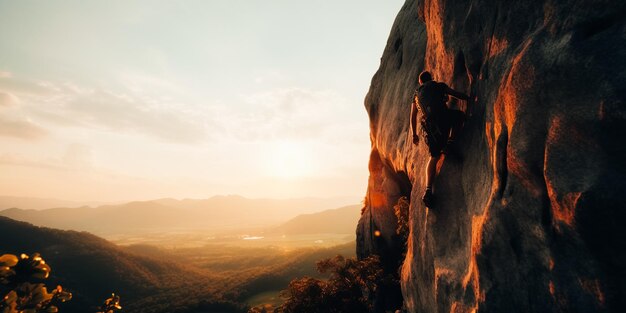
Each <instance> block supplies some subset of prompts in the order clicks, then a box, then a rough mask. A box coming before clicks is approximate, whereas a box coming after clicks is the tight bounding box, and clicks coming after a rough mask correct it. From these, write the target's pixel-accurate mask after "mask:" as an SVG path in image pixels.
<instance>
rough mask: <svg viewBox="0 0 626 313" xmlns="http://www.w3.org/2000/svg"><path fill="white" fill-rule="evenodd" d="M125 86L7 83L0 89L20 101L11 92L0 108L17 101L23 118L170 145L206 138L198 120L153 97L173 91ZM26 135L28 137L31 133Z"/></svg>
mask: <svg viewBox="0 0 626 313" xmlns="http://www.w3.org/2000/svg"><path fill="white" fill-rule="evenodd" d="M125 83H128V88H126V90H121V91H112V90H110V89H105V88H91V87H83V86H79V85H78V84H75V83H70V82H66V83H53V82H49V81H37V82H28V83H27V82H23V81H21V82H11V83H7V84H2V85H0V86H4V88H6V87H12V86H17V87H19V88H16V90H17V91H16V92H17V93H18V94H19V95H20V98H22V99H23V101H22V100H20V99H18V98H17V97H16V96H14V95H13V93H8V92H0V106H11V105H15V104H16V103H18V102H20V101H21V102H22V105H21V106H20V108H19V110H21V111H22V112H24V114H25V115H28V116H33V117H36V118H37V119H38V120H40V121H42V122H46V123H52V124H53V125H56V126H57V127H58V126H61V127H68V126H72V127H85V128H100V129H106V130H111V131H116V132H130V133H137V134H145V135H148V136H152V137H155V138H158V139H160V140H163V141H166V142H173V143H197V142H201V141H202V140H205V139H207V132H206V131H205V128H206V125H205V124H204V121H203V120H202V119H199V118H198V116H197V115H194V114H191V113H190V112H188V111H187V110H186V108H185V105H184V104H183V103H180V102H179V101H180V100H178V99H175V97H174V96H171V95H170V96H168V95H164V96H159V95H158V92H159V91H160V90H161V91H162V90H164V89H166V88H170V89H168V90H169V91H171V88H173V87H171V86H169V85H167V84H166V83H163V82H162V81H159V80H150V78H149V77H142V78H136V79H135V80H133V81H132V82H125ZM18 126H20V125H17V124H16V123H13V124H10V125H5V127H4V130H5V133H9V130H10V127H11V128H16V127H18ZM26 126H27V125H25V124H24V123H22V125H21V128H19V130H20V131H21V132H24V130H25V129H26V128H27V127H26ZM31 126H32V125H31ZM31 129H32V127H31ZM15 133H17V129H16V130H15ZM29 134H31V136H34V134H36V132H35V131H32V132H30V133H29Z"/></svg>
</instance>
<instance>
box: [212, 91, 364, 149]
mask: <svg viewBox="0 0 626 313" xmlns="http://www.w3.org/2000/svg"><path fill="white" fill-rule="evenodd" d="M242 99H243V102H244V103H243V105H241V106H233V107H228V108H223V110H222V111H220V112H214V114H213V115H214V116H218V117H219V119H216V120H215V123H220V122H221V129H224V130H225V132H226V133H229V134H231V135H233V136H235V137H237V138H239V139H241V140H244V141H256V140H298V141H302V140H323V141H334V140H336V139H337V138H339V139H340V140H342V139H344V138H351V139H352V137H353V135H354V133H355V132H356V131H363V133H367V129H364V130H362V129H360V126H359V125H361V124H362V125H365V126H367V124H366V123H363V122H362V121H359V120H358V118H355V117H354V116H353V113H351V112H352V108H351V105H350V104H349V103H347V101H346V100H345V98H344V97H343V96H342V95H341V94H339V93H337V92H335V91H332V90H310V89H305V88H277V89H273V90H269V91H266V92H260V93H256V94H252V95H246V96H242ZM351 136H352V137H351ZM367 139H368V138H367V136H364V140H367Z"/></svg>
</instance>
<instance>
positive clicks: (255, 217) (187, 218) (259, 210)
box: [0, 196, 347, 236]
mask: <svg viewBox="0 0 626 313" xmlns="http://www.w3.org/2000/svg"><path fill="white" fill-rule="evenodd" d="M345 204H347V203H346V200H343V199H318V198H301V199H285V200H274V199H248V198H244V197H240V196H215V197H212V198H209V199H197V200H196V199H184V200H176V199H157V200H151V201H135V202H129V203H124V204H116V205H102V206H97V207H89V206H82V207H59V208H50V209H44V210H32V209H30V210H29V209H21V208H10V209H5V210H2V211H0V216H6V217H9V218H12V219H15V220H20V221H26V222H29V223H33V224H35V225H38V226H47V227H53V228H59V229H66V230H69V229H71V230H78V231H89V232H92V233H94V234H97V235H101V236H104V235H112V234H145V233H151V232H157V231H158V232H166V231H181V230H184V231H191V230H204V231H206V230H211V231H216V232H217V231H225V230H230V229H243V228H247V227H248V228H249V227H266V226H268V225H276V224H280V223H283V222H285V221H287V220H289V219H290V218H294V217H296V216H298V215H301V214H309V213H314V212H318V211H322V210H324V209H328V208H335V207H339V206H341V205H345Z"/></svg>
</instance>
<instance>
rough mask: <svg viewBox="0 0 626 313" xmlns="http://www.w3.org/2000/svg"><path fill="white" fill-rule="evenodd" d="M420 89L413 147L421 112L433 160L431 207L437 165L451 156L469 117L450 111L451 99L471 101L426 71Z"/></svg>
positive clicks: (425, 198)
mask: <svg viewBox="0 0 626 313" xmlns="http://www.w3.org/2000/svg"><path fill="white" fill-rule="evenodd" d="M419 83H420V86H419V87H418V88H417V90H416V91H415V96H414V97H413V104H412V106H411V131H412V134H413V144H418V142H419V136H418V135H417V112H418V111H421V112H422V119H421V122H420V124H421V125H422V134H423V137H424V139H425V142H426V145H427V146H428V152H429V153H430V159H429V160H428V166H427V167H426V191H425V192H424V196H423V197H422V201H424V204H425V205H426V206H427V207H430V206H431V205H432V204H433V203H434V200H435V199H434V195H433V182H434V178H435V172H436V169H437V162H438V161H439V158H440V157H441V154H451V153H453V151H452V150H451V149H452V148H451V147H452V145H453V144H454V140H455V139H456V136H457V135H458V133H459V131H460V129H461V127H462V126H463V122H464V121H465V113H463V112H462V111H460V110H453V109H450V108H448V106H447V104H446V103H447V101H448V96H452V97H454V98H457V99H460V100H466V101H468V100H469V99H470V97H469V96H468V95H466V94H464V93H462V92H459V91H456V90H454V89H451V88H450V87H448V85H446V84H445V83H441V82H436V81H434V80H433V76H432V75H431V74H430V73H429V72H427V71H424V72H422V73H421V74H420V76H419Z"/></svg>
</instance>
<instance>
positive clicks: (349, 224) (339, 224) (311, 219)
mask: <svg viewBox="0 0 626 313" xmlns="http://www.w3.org/2000/svg"><path fill="white" fill-rule="evenodd" d="M361 207H362V205H349V206H345V207H341V208H337V209H331V210H326V211H322V212H317V213H310V214H302V215H298V216H296V217H294V218H293V219H291V220H289V221H287V222H286V223H284V224H282V225H280V226H279V227H276V228H274V229H272V230H271V231H270V233H274V234H283V235H303V234H355V231H356V228H355V227H354V225H355V223H357V222H358V221H359V218H360V217H361Z"/></svg>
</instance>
